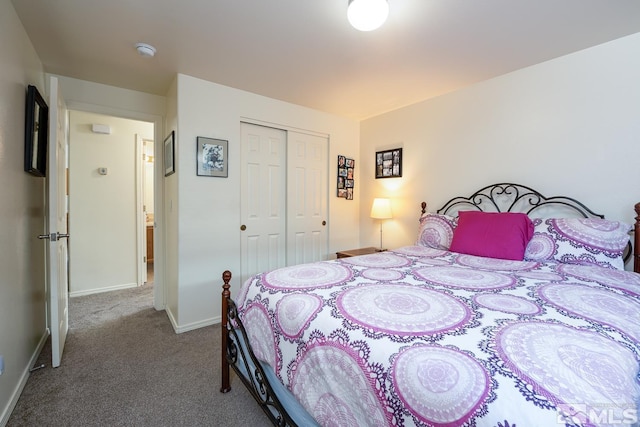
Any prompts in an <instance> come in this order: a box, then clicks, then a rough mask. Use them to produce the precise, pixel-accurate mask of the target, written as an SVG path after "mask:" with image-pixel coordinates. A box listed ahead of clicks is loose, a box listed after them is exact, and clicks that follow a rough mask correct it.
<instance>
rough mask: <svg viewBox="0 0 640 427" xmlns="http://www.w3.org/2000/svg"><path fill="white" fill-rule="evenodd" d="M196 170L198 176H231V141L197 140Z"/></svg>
mask: <svg viewBox="0 0 640 427" xmlns="http://www.w3.org/2000/svg"><path fill="white" fill-rule="evenodd" d="M197 146H198V148H197V150H196V168H197V174H198V176H216V177H221V178H227V177H228V176H229V172H228V165H229V141H225V140H224V139H214V138H205V137H203V136H199V137H198V138H197Z"/></svg>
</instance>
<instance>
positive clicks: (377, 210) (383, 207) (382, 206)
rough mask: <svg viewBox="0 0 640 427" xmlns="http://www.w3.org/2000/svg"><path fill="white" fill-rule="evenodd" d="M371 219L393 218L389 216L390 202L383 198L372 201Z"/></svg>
mask: <svg viewBox="0 0 640 427" xmlns="http://www.w3.org/2000/svg"><path fill="white" fill-rule="evenodd" d="M371 218H375V219H389V218H393V215H392V214H391V201H390V200H389V199H384V198H376V199H373V205H372V206H371Z"/></svg>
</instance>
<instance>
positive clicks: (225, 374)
mask: <svg viewBox="0 0 640 427" xmlns="http://www.w3.org/2000/svg"><path fill="white" fill-rule="evenodd" d="M222 281H223V282H224V284H223V285H222V323H221V326H220V332H221V333H222V337H221V340H220V347H221V351H222V358H221V362H222V366H221V369H220V372H221V373H222V385H221V386H220V391H221V392H222V393H227V392H228V391H231V384H230V383H229V363H228V362H227V345H228V342H227V340H228V339H229V331H228V329H227V323H228V322H229V298H231V291H230V290H229V288H231V285H230V284H229V282H230V281H231V272H230V271H229V270H225V272H224V273H222Z"/></svg>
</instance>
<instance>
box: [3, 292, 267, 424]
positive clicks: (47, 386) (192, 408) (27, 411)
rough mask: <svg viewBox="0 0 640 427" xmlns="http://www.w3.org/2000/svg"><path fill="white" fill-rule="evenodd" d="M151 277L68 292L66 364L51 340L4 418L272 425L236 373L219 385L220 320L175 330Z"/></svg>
mask: <svg viewBox="0 0 640 427" xmlns="http://www.w3.org/2000/svg"><path fill="white" fill-rule="evenodd" d="M152 289H153V284H147V285H145V286H142V287H139V288H134V289H127V290H121V291H114V292H107V293H102V294H96V295H89V296H83V297H77V298H71V299H70V304H69V306H70V322H69V323H70V329H69V334H68V337H67V343H66V346H65V351H64V356H63V358H62V366H60V367H59V368H55V369H54V368H51V348H50V344H49V343H47V345H46V346H45V348H44V350H43V351H42V354H41V355H40V357H39V360H38V362H37V363H36V366H38V365H40V364H45V365H46V366H45V368H43V369H40V370H37V371H34V372H33V373H32V374H31V376H30V378H29V380H28V381H27V384H26V386H25V389H24V391H23V393H22V395H21V396H20V399H19V400H18V402H17V404H16V407H15V409H14V411H13V413H12V414H11V417H10V418H9V422H8V424H7V425H8V426H9V427H17V426H56V427H57V426H268V425H270V424H269V421H268V419H267V418H266V416H265V415H264V413H263V412H262V410H261V409H260V408H259V406H258V405H257V404H256V403H255V402H254V401H253V399H252V398H251V396H250V395H249V393H248V392H247V391H246V390H245V389H244V386H243V385H242V383H241V382H240V381H239V380H238V379H237V378H235V377H233V380H232V391H231V392H230V393H227V394H222V393H220V392H219V389H220V325H214V326H210V327H206V328H201V329H197V330H194V331H190V332H185V333H182V334H176V333H175V332H174V331H173V329H172V327H171V324H170V322H169V320H168V318H167V315H166V314H165V312H164V311H156V310H155V309H154V308H153V306H152V300H153V298H152Z"/></svg>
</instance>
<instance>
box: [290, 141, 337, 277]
mask: <svg viewBox="0 0 640 427" xmlns="http://www.w3.org/2000/svg"><path fill="white" fill-rule="evenodd" d="M328 149H329V147H328V141H327V138H326V137H322V136H317V135H308V134H304V133H298V132H291V131H289V132H288V135H287V174H288V179H287V200H288V204H287V265H295V264H303V263H306V262H315V261H321V260H323V259H325V258H326V254H327V250H328V239H327V234H328V233H327V221H328V214H327V197H328V193H327V188H328V184H327V179H328V178H327V167H328V162H327V157H328Z"/></svg>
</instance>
